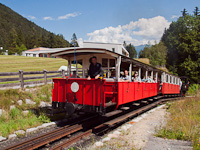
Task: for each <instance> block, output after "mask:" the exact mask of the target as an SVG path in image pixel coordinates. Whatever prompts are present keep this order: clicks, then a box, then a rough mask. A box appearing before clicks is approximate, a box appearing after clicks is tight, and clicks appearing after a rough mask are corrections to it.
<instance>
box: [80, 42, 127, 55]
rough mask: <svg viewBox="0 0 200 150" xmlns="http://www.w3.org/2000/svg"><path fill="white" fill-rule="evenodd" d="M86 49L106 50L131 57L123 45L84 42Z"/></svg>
mask: <svg viewBox="0 0 200 150" xmlns="http://www.w3.org/2000/svg"><path fill="white" fill-rule="evenodd" d="M83 47H84V48H105V49H107V50H110V51H112V52H115V53H118V54H121V55H125V56H128V57H129V52H128V51H127V50H126V49H125V47H124V46H123V45H122V44H117V43H98V42H83Z"/></svg>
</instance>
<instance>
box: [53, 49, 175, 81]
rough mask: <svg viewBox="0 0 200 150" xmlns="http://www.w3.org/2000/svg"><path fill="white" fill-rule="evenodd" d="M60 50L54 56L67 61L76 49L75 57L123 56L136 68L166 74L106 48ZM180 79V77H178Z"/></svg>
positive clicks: (123, 58) (124, 60) (125, 60)
mask: <svg viewBox="0 0 200 150" xmlns="http://www.w3.org/2000/svg"><path fill="white" fill-rule="evenodd" d="M59 49H60V50H59V51H57V52H54V53H52V56H54V57H59V58H63V59H67V58H69V57H72V56H74V49H75V55H76V56H80V55H87V54H108V55H111V56H113V57H115V58H117V57H118V56H121V58H122V62H132V63H133V64H134V65H135V66H136V67H142V68H145V69H146V70H149V71H151V70H152V71H157V72H166V71H164V70H161V69H158V68H156V67H154V66H152V65H149V64H145V63H143V62H140V61H138V60H135V59H132V58H130V57H127V56H125V55H122V54H119V53H116V52H113V51H110V50H108V49H106V48H91V47H75V48H74V47H69V48H59ZM166 73H167V74H170V75H173V76H176V75H174V74H172V73H169V72H166ZM176 77H178V76H176Z"/></svg>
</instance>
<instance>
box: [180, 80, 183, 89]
mask: <svg viewBox="0 0 200 150" xmlns="http://www.w3.org/2000/svg"><path fill="white" fill-rule="evenodd" d="M182 84H183V83H182V81H181V79H180V81H179V86H180V87H179V88H180V89H179V90H180V91H181V87H182Z"/></svg>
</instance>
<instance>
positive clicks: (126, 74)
mask: <svg viewBox="0 0 200 150" xmlns="http://www.w3.org/2000/svg"><path fill="white" fill-rule="evenodd" d="M121 81H125V82H130V81H131V77H130V76H129V75H128V70H124V76H123V77H121Z"/></svg>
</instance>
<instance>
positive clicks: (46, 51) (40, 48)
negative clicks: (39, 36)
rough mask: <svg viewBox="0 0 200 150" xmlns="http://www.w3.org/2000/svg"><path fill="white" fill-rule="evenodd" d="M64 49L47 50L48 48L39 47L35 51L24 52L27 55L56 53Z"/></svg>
mask: <svg viewBox="0 0 200 150" xmlns="http://www.w3.org/2000/svg"><path fill="white" fill-rule="evenodd" d="M61 49H62V48H46V47H37V48H33V49H28V50H26V51H24V52H25V53H55V52H57V51H60V50H61Z"/></svg>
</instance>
